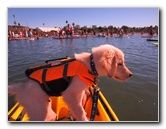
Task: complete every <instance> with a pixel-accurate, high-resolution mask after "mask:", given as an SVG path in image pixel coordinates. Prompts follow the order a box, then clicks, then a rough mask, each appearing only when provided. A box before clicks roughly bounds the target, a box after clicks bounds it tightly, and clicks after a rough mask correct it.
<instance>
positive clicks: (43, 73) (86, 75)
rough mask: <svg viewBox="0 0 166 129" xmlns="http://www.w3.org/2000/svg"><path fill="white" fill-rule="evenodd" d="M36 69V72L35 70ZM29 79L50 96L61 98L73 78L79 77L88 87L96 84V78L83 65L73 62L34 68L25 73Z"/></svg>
mask: <svg viewBox="0 0 166 129" xmlns="http://www.w3.org/2000/svg"><path fill="white" fill-rule="evenodd" d="M34 69H35V70H34ZM25 73H26V75H27V76H28V78H30V79H33V80H35V81H37V82H39V83H40V85H41V87H42V89H43V90H44V91H45V92H46V93H47V94H48V95H50V96H60V95H61V94H62V92H63V91H64V90H66V89H67V87H68V86H69V85H70V82H71V79H72V77H73V76H78V77H79V78H80V79H81V80H82V81H84V82H85V83H86V84H87V85H88V86H92V85H93V83H94V82H95V76H94V75H93V74H92V73H91V72H90V71H89V69H88V68H87V66H86V65H84V64H83V63H81V62H79V61H76V60H72V61H69V62H66V63H64V64H61V65H55V66H51V65H49V64H48V65H47V64H46V66H44V67H43V66H40V67H34V68H30V69H27V70H26V71H25Z"/></svg>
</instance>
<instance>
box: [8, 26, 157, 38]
mask: <svg viewBox="0 0 166 129" xmlns="http://www.w3.org/2000/svg"><path fill="white" fill-rule="evenodd" d="M130 33H131V32H130ZM155 33H156V34H158V33H157V32H155V31H154V30H153V28H151V29H150V30H149V32H148V35H149V37H153V35H154V34H155ZM115 34H116V36H117V37H120V38H122V37H123V36H124V35H128V33H127V32H126V31H124V29H123V28H118V29H117V32H116V33H115V32H113V31H112V30H110V29H107V30H106V31H104V32H96V31H95V30H92V31H91V32H89V31H88V28H84V29H81V30H77V31H75V28H74V26H71V25H70V24H68V25H67V26H65V27H64V28H61V27H59V30H58V31H50V32H43V31H38V30H37V29H32V28H27V27H18V26H8V40H12V39H23V38H24V39H26V38H36V39H38V38H40V37H57V38H75V37H76V36H80V37H82V36H84V37H89V36H93V37H96V36H99V37H113V36H114V35H115ZM133 34H134V32H132V33H131V35H133ZM142 34H143V33H141V35H142Z"/></svg>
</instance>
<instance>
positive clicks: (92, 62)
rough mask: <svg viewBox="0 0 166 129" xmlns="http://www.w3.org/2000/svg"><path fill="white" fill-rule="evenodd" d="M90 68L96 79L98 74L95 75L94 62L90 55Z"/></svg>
mask: <svg viewBox="0 0 166 129" xmlns="http://www.w3.org/2000/svg"><path fill="white" fill-rule="evenodd" d="M90 67H91V69H92V73H93V74H94V75H95V77H97V76H98V73H97V70H96V67H95V63H94V60H93V54H91V55H90Z"/></svg>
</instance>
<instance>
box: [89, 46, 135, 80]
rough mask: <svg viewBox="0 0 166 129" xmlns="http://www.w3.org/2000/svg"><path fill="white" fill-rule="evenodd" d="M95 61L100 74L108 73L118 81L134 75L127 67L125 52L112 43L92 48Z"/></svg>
mask: <svg viewBox="0 0 166 129" xmlns="http://www.w3.org/2000/svg"><path fill="white" fill-rule="evenodd" d="M92 53H93V55H94V62H95V65H96V69H97V71H98V74H99V75H107V76H108V77H110V78H113V79H115V80H118V81H125V80H127V79H129V78H130V77H131V76H132V72H131V71H130V70H129V69H128V68H127V67H126V65H125V62H124V54H123V52H122V51H121V50H120V49H118V48H116V47H114V46H112V45H108V44H105V45H101V46H99V47H95V48H92Z"/></svg>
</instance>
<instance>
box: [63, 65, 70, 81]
mask: <svg viewBox="0 0 166 129" xmlns="http://www.w3.org/2000/svg"><path fill="white" fill-rule="evenodd" d="M67 69H68V63H67V64H65V65H64V70H63V78H64V79H65V80H66V81H67V82H69V79H68V78H67Z"/></svg>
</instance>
